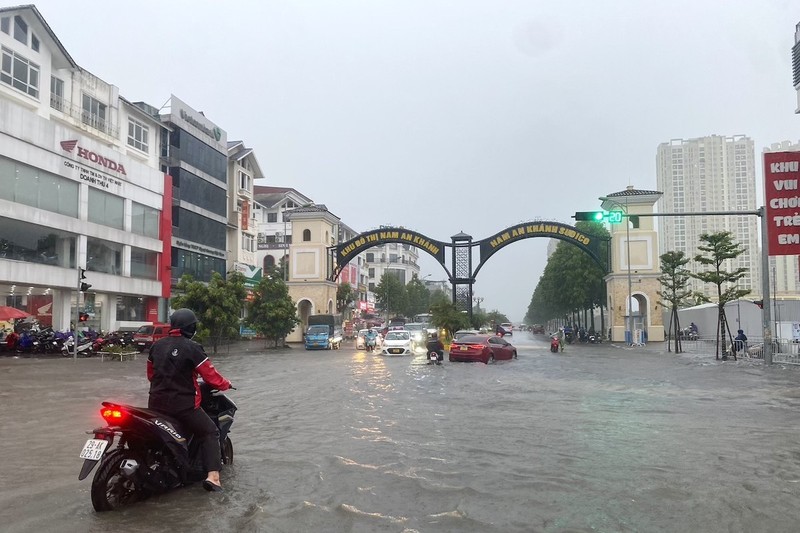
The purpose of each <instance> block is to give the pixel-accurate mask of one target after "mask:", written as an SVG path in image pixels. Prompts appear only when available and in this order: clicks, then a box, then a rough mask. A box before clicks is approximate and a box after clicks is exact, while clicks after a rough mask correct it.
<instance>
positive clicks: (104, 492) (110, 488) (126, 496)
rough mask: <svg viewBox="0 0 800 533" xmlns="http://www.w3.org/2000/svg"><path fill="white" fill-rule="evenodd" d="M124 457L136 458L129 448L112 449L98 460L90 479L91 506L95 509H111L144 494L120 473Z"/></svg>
mask: <svg viewBox="0 0 800 533" xmlns="http://www.w3.org/2000/svg"><path fill="white" fill-rule="evenodd" d="M126 459H133V460H137V459H136V457H135V456H134V454H133V452H131V450H114V451H112V452H111V453H109V454H108V455H106V456H105V457H103V459H102V460H101V461H100V465H99V466H98V468H97V472H96V473H95V475H94V479H93V480H92V506H93V507H94V510H95V511H97V512H103V511H113V510H114V509H119V508H120V507H124V506H126V505H130V504H132V503H135V502H137V501H139V500H140V499H141V498H142V497H143V496H144V495H143V494H140V491H139V490H138V489H137V487H136V485H135V484H134V482H133V480H131V479H129V478H127V477H125V475H124V474H123V473H122V469H121V467H122V463H123V461H125V460H126ZM137 462H138V460H137Z"/></svg>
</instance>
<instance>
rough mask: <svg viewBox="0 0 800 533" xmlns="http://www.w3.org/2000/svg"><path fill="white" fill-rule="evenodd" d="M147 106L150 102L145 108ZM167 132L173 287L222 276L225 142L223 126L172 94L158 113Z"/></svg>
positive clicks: (164, 161) (164, 162) (164, 160)
mask: <svg viewBox="0 0 800 533" xmlns="http://www.w3.org/2000/svg"><path fill="white" fill-rule="evenodd" d="M147 107H148V108H149V106H147ZM159 117H160V120H161V123H162V124H163V125H164V129H165V130H166V131H165V133H164V135H163V136H162V142H161V168H162V170H163V171H164V172H165V173H166V174H169V175H170V176H171V177H172V207H171V209H172V232H173V234H172V239H171V244H172V257H171V263H172V269H171V273H172V274H171V277H172V284H173V286H174V285H175V284H176V283H177V282H178V280H180V278H181V277H182V276H183V275H184V274H189V275H191V276H192V277H193V278H194V279H195V280H197V281H209V280H211V274H212V273H213V272H219V273H221V274H222V275H223V276H224V275H225V273H226V272H228V269H227V264H226V262H227V257H228V252H227V250H228V246H227V244H228V242H227V241H228V224H229V214H228V145H227V142H228V141H227V136H226V133H225V131H224V130H222V129H221V128H220V127H219V126H217V125H216V124H214V123H213V122H211V121H210V120H209V119H207V118H206V117H205V115H203V113H202V112H200V111H196V110H194V109H192V108H191V107H189V106H188V105H187V104H186V103H184V102H183V101H182V100H181V99H179V98H178V97H176V96H175V95H172V96H171V97H170V99H169V101H168V102H167V104H166V105H165V106H164V107H163V108H162V109H161V110H160V111H159Z"/></svg>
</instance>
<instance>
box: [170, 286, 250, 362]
mask: <svg viewBox="0 0 800 533" xmlns="http://www.w3.org/2000/svg"><path fill="white" fill-rule="evenodd" d="M244 279H245V278H244V276H243V275H242V274H240V273H239V272H234V273H232V274H230V275H229V277H228V279H227V280H226V279H224V278H223V277H222V275H221V274H220V273H219V272H214V273H212V274H211V281H209V282H208V283H203V282H201V281H195V279H194V278H193V277H192V276H190V275H188V274H185V275H184V276H183V277H182V278H181V279H180V281H178V284H177V285H176V295H175V296H173V297H172V302H171V306H172V308H173V309H180V308H182V307H186V308H189V309H191V310H192V311H194V313H195V315H197V320H198V322H199V324H198V327H197V339H198V340H199V341H201V342H206V341H207V342H208V343H210V344H211V349H212V351H213V353H217V349H218V347H219V344H220V342H222V340H224V339H233V338H238V337H239V325H240V321H241V320H240V319H241V316H242V309H243V307H244V303H243V302H244V299H245V297H246V296H247V290H246V289H245V287H244Z"/></svg>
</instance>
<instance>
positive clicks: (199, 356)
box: [147, 308, 231, 492]
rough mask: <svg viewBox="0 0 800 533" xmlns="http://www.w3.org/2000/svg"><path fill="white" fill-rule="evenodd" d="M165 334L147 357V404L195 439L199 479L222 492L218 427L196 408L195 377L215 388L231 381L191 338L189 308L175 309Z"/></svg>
mask: <svg viewBox="0 0 800 533" xmlns="http://www.w3.org/2000/svg"><path fill="white" fill-rule="evenodd" d="M169 323H170V331H169V335H168V336H167V337H164V338H162V339H159V340H157V341H156V342H154V343H153V345H152V346H151V347H150V353H149V355H148V356H147V379H148V380H149V381H150V399H149V401H148V404H147V405H148V407H149V408H150V409H154V410H156V411H160V412H162V413H164V414H168V415H170V416H171V417H173V418H175V419H176V420H177V421H178V422H179V423H180V424H181V427H182V428H184V430H185V431H187V432H190V433H191V434H192V435H194V438H196V439H199V441H200V444H201V447H202V458H203V468H205V469H206V471H207V472H208V477H207V478H206V480H205V481H203V488H204V489H206V490H207V491H216V492H220V491H222V486H221V485H220V481H219V471H220V469H221V468H222V459H221V452H220V448H219V429H218V428H217V426H216V424H214V422H212V421H211V419H210V418H209V417H208V415H207V414H206V413H205V412H204V411H203V410H202V409H200V386H199V385H198V383H197V377H198V376H201V377H202V378H203V379H204V380H205V382H206V383H208V384H209V385H210V386H211V387H213V388H215V389H218V390H221V391H222V390H228V389H230V388H231V382H230V381H228V380H227V379H225V378H224V377H222V375H220V373H219V372H217V370H216V369H215V368H214V365H213V364H211V360H210V359H209V358H208V356H207V355H206V352H205V350H203V346H202V345H200V344H199V343H197V342H195V341H193V340H191V339H192V337H194V334H195V332H196V331H197V317H196V316H195V314H194V311H192V310H191V309H185V308H184V309H178V310H177V311H175V312H174V313H172V316H171V317H170V319H169Z"/></svg>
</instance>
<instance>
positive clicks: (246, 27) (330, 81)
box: [7, 0, 800, 321]
mask: <svg viewBox="0 0 800 533" xmlns="http://www.w3.org/2000/svg"><path fill="white" fill-rule="evenodd" d="M16 3H17V2H14V4H16ZM18 3H22V2H18ZM7 5H8V4H7ZM36 6H37V7H38V8H39V10H40V12H41V13H42V15H43V16H44V18H45V20H47V22H48V23H49V24H50V26H51V28H52V29H53V31H54V32H55V33H56V35H57V36H58V38H59V39H60V40H61V42H62V44H63V45H64V46H65V48H66V49H67V51H68V52H69V53H70V54H71V55H72V57H73V58H74V59H75V61H76V62H77V63H78V64H79V65H81V66H82V67H83V68H85V69H87V70H89V71H90V72H92V73H93V74H95V75H96V76H98V77H100V78H101V79H103V80H105V81H107V82H108V83H112V84H114V85H116V86H118V87H119V88H120V94H121V95H122V96H124V97H126V98H127V99H129V100H133V101H139V100H144V101H146V102H148V103H150V104H152V105H154V106H156V107H161V106H162V105H163V104H164V103H165V102H166V100H167V99H168V98H169V96H170V94H175V95H176V96H178V97H179V98H181V99H182V100H184V101H185V102H186V103H187V104H189V105H190V106H192V107H194V108H195V109H198V110H202V111H203V112H204V113H205V114H206V116H207V117H208V118H209V119H210V120H212V121H214V122H215V123H217V124H218V125H219V126H220V127H222V128H223V129H225V130H226V131H227V133H228V140H243V141H244V143H245V144H246V145H247V146H249V147H251V148H253V149H254V150H255V153H256V157H257V159H258V161H259V163H260V164H261V167H262V169H263V170H264V173H265V175H266V178H267V179H266V181H262V182H260V184H262V185H276V186H288V187H294V188H296V189H298V190H299V191H301V192H303V193H304V194H306V195H307V196H309V197H311V198H312V199H313V200H314V201H315V202H317V203H323V204H325V205H327V206H328V209H329V210H330V211H331V212H332V213H334V214H335V215H337V216H339V217H340V218H341V219H342V221H343V222H344V223H346V224H347V225H349V226H350V227H352V228H353V229H355V230H358V231H365V230H368V229H371V228H375V227H377V226H379V225H402V226H405V227H407V228H410V229H413V230H415V231H418V232H420V233H423V234H425V235H427V236H429V237H431V238H434V239H438V240H443V241H448V242H449V240H450V236H452V235H454V234H456V233H458V232H459V231H464V232H466V233H468V234H470V235H472V236H473V237H474V238H475V240H479V239H483V238H485V237H488V236H490V235H492V234H494V233H496V232H497V231H499V230H501V229H503V228H505V227H508V226H510V225H513V224H516V223H518V222H523V221H528V220H535V219H545V220H556V221H561V222H566V223H572V222H573V221H572V220H571V218H570V217H571V215H572V214H573V213H574V212H575V211H576V210H592V209H596V208H598V207H599V201H598V199H597V198H598V197H599V196H603V195H606V194H608V193H612V192H616V191H620V190H623V189H625V187H626V186H627V185H629V184H630V185H634V186H635V187H637V188H640V189H655V188H656V177H655V154H656V147H657V146H658V144H659V143H661V142H665V141H669V140H670V139H672V138H692V137H699V136H705V135H711V134H719V135H736V134H744V135H748V136H750V137H751V138H752V139H753V140H754V141H755V145H756V151H757V153H758V152H760V151H761V149H762V148H763V147H764V146H767V145H769V144H770V143H772V142H776V141H781V140H785V139H790V140H794V141H795V142H796V141H797V140H798V139H799V138H800V115H795V114H794V111H795V108H796V107H797V101H796V93H795V91H794V89H793V88H792V78H791V48H792V46H793V44H794V41H793V34H794V29H795V25H796V24H797V23H798V22H800V3H798V2H797V1H796V0H793V1H784V0H752V1H736V0H732V1H722V0H716V1H711V0H672V1H670V2H651V1H644V0H629V1H622V0H605V1H597V0H584V1H572V2H563V1H554V0H550V1H546V2H545V1H535V0H518V1H511V0H508V1H504V0H480V1H479V0H451V1H438V0H361V1H351V0H325V1H316V2H312V1H301V0H292V1H288V0H287V1H280V2H278V1H273V0H251V1H244V0H238V1H237V0H227V1H224V2H223V1H208V0H180V1H176V0H169V1H154V0H138V1H136V2H132V1H131V2H126V1H121V0H120V1H114V2H108V1H107V0H102V1H84V0H72V1H70V2H65V1H63V0H42V1H39V2H36ZM758 180H759V184H758V186H757V189H758V190H759V191H761V190H762V189H763V185H761V170H760V169H759V171H758ZM759 194H761V193H759ZM546 246H547V240H546V239H541V238H535V239H527V240H523V241H521V242H518V243H514V244H512V245H509V246H507V247H506V248H504V249H503V250H501V251H500V252H498V253H497V254H495V255H494V256H493V257H492V258H491V260H490V261H489V262H488V263H487V264H486V266H485V267H484V268H483V269H482V270H481V272H480V273H479V276H478V279H477V282H476V284H475V293H476V294H477V295H479V296H482V297H484V298H485V300H484V302H483V304H482V307H483V308H486V309H498V310H499V311H501V312H503V313H505V314H507V315H508V316H509V317H510V318H511V319H512V320H515V321H516V320H521V319H522V318H523V316H524V314H525V312H526V310H527V306H528V303H529V302H530V297H531V294H532V293H533V290H534V288H535V287H536V283H537V281H538V279H539V277H540V276H541V274H542V271H543V268H544V265H545V263H546ZM421 264H422V267H423V268H422V275H423V276H424V275H426V274H430V276H429V279H444V278H445V273H444V271H443V270H442V269H441V268H440V267H439V266H438V264H437V263H436V262H435V261H433V259H431V258H430V257H429V256H427V255H426V254H424V253H423V254H422V257H421Z"/></svg>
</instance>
